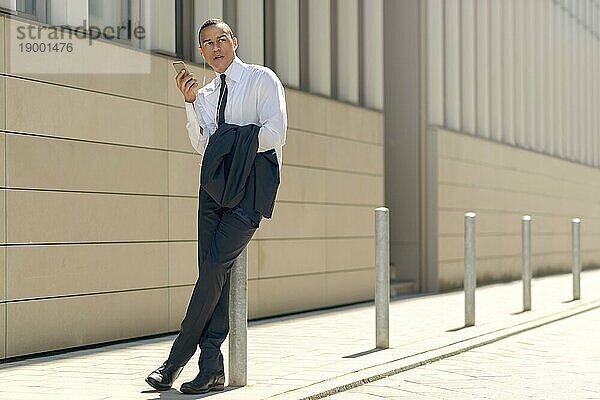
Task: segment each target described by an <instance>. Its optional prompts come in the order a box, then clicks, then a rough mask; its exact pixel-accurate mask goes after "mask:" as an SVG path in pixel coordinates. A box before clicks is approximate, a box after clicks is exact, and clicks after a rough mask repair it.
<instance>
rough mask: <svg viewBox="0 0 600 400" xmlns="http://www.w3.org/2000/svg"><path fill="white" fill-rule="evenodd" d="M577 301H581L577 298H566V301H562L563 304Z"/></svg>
mask: <svg viewBox="0 0 600 400" xmlns="http://www.w3.org/2000/svg"><path fill="white" fill-rule="evenodd" d="M575 301H579V300H577V299H571V300H565V301H563V302H562V303H563V304H569V303H573V302H575Z"/></svg>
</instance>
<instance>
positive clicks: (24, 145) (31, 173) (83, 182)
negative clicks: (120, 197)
mask: <svg viewBox="0 0 600 400" xmlns="http://www.w3.org/2000/svg"><path fill="white" fill-rule="evenodd" d="M6 148H7V149H8V155H7V160H6V164H7V166H6V168H7V178H8V182H7V183H8V186H10V187H11V188H35V189H66V190H85V191H103V192H121V193H144V194H167V193H168V183H167V177H168V175H167V174H168V169H167V165H168V164H167V152H165V151H159V150H151V149H140V148H132V147H124V146H113V145H106V144H98V143H86V142H78V141H73V140H63V139H55V138H43V137H35V136H28V135H12V134H7V135H6Z"/></svg>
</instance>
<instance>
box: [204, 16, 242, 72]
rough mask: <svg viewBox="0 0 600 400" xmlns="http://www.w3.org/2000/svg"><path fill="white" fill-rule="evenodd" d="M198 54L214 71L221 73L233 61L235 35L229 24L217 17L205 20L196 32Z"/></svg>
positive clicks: (236, 43) (235, 44) (235, 43)
mask: <svg viewBox="0 0 600 400" xmlns="http://www.w3.org/2000/svg"><path fill="white" fill-rule="evenodd" d="M198 42H199V44H200V45H199V47H198V49H199V50H200V54H202V56H203V57H204V59H205V60H206V62H207V63H208V65H210V66H211V67H212V68H213V69H214V70H215V71H216V72H218V73H223V72H225V70H226V69H227V67H229V65H230V64H231V63H232V62H233V59H234V58H235V51H236V49H237V45H238V42H237V37H235V36H233V32H232V30H231V28H230V27H229V25H227V24H226V23H225V22H223V21H222V20H220V19H217V18H211V19H209V20H206V21H205V22H204V23H203V24H202V27H200V31H199V32H198Z"/></svg>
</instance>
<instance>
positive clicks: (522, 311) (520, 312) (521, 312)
mask: <svg viewBox="0 0 600 400" xmlns="http://www.w3.org/2000/svg"><path fill="white" fill-rule="evenodd" d="M526 312H529V311H528V310H521V311H517V312H514V313H510V315H519V314H525V313H526Z"/></svg>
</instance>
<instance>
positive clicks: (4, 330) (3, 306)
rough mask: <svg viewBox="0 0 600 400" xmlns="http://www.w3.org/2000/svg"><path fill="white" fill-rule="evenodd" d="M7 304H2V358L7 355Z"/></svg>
mask: <svg viewBox="0 0 600 400" xmlns="http://www.w3.org/2000/svg"><path fill="white" fill-rule="evenodd" d="M5 339H6V304H0V360H1V359H3V358H5V357H6V347H5V344H6V340H5Z"/></svg>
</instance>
